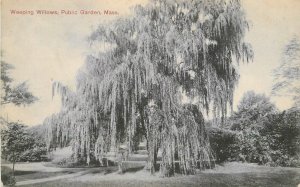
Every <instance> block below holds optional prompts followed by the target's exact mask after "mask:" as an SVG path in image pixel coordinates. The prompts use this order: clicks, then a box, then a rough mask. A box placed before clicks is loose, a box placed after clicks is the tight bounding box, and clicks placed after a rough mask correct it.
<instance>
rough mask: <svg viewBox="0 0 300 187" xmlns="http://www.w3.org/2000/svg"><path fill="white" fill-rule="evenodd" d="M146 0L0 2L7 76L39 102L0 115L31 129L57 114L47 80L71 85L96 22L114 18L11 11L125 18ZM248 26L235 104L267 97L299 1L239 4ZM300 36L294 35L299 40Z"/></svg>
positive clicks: (282, 104) (293, 30) (283, 101)
mask: <svg viewBox="0 0 300 187" xmlns="http://www.w3.org/2000/svg"><path fill="white" fill-rule="evenodd" d="M145 2H146V0H142V1H141V0H81V1H80V0H60V1H57V0H47V1H40V0H26V1H24V0H2V13H1V14H2V38H1V39H2V43H1V44H2V50H3V52H4V56H3V57H4V60H5V61H6V62H7V63H10V64H13V65H14V66H15V69H14V70H13V71H11V76H12V77H13V78H14V79H15V81H16V82H21V81H27V82H28V84H29V86H30V91H32V92H33V94H34V95H36V96H37V97H38V98H39V101H38V102H37V103H35V104H33V105H31V106H29V107H15V106H13V105H7V106H5V107H4V106H2V108H1V115H2V116H3V117H5V118H8V119H9V120H12V121H17V120H19V121H21V122H23V123H25V124H27V125H30V126H33V125H37V124H41V123H42V122H43V120H44V119H45V117H47V116H49V115H51V114H52V113H55V112H58V111H59V109H60V102H59V97H55V98H54V99H52V95H51V94H52V93H51V89H52V81H53V80H55V81H61V82H62V83H64V84H66V85H69V86H71V87H74V86H75V76H76V72H77V70H78V68H79V67H80V66H82V64H83V63H84V59H85V57H86V55H87V54H88V53H89V46H88V43H87V41H86V37H87V36H88V35H89V34H90V33H91V31H92V30H93V29H95V28H96V27H97V25H98V24H99V23H101V22H109V21H111V20H112V19H115V18H117V16H103V15H102V16H99V15H84V16H83V15H51V16H50V15H48V16H47V15H43V16H41V15H29V14H27V15H11V13H10V10H27V11H28V10H33V11H35V10H39V9H43V10H58V11H60V10H77V11H80V10H81V9H84V10H100V11H103V10H105V9H108V10H113V11H118V12H119V16H123V15H126V14H129V7H131V6H133V5H135V4H137V3H142V4H144V3H145ZM242 3H243V6H244V8H245V11H246V13H247V17H248V19H249V20H250V21H251V30H250V31H249V33H247V36H246V40H247V41H248V42H250V43H251V44H252V47H253V50H254V54H255V58H254V61H253V62H251V63H249V64H241V66H240V74H241V78H240V81H239V86H238V88H237V90H236V92H235V97H234V105H235V106H236V105H237V104H238V101H239V100H240V98H241V97H242V95H243V94H244V93H245V92H246V91H248V90H254V91H255V92H257V93H265V94H266V95H268V96H269V95H270V91H271V86H272V74H271V72H272V70H273V69H274V68H275V67H277V66H278V65H279V63H280V58H281V52H282V49H283V47H284V45H285V44H287V43H288V41H289V40H290V39H291V38H292V37H293V36H295V35H297V34H299V30H300V21H299V18H300V11H299V10H300V1H299V0H276V1H274V0H242ZM298 36H299V35H298ZM272 101H273V102H274V103H275V104H276V105H277V106H278V108H279V109H281V110H284V109H287V108H289V107H290V106H291V100H290V99H289V98H279V97H272Z"/></svg>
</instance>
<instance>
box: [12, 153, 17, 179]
mask: <svg viewBox="0 0 300 187" xmlns="http://www.w3.org/2000/svg"><path fill="white" fill-rule="evenodd" d="M15 163H16V158H15V152H13V167H12V175H13V177H15Z"/></svg>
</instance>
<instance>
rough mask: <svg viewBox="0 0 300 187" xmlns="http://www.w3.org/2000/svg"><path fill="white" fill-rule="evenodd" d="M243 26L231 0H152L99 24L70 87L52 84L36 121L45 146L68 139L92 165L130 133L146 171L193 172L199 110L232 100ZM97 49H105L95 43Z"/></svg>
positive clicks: (201, 141) (202, 140) (244, 48)
mask: <svg viewBox="0 0 300 187" xmlns="http://www.w3.org/2000/svg"><path fill="white" fill-rule="evenodd" d="M247 29H248V23H247V20H246V18H245V15H244V12H243V9H242V8H241V4H240V2H239V1H238V0H213V1H206V0H203V1H189V2H185V1H182V0H174V1H170V0H152V1H150V2H149V3H148V5H146V6H144V7H142V6H136V7H135V8H134V9H133V15H131V16H130V17H126V18H122V19H119V20H116V21H114V22H113V23H110V24H109V25H100V26H99V27H98V28H97V29H96V30H95V31H94V32H93V33H92V34H91V35H90V37H89V41H90V44H91V46H94V48H95V46H96V47H99V50H98V51H97V52H96V53H94V54H91V55H90V56H88V57H87V59H86V62H85V64H84V66H83V67H82V68H81V69H80V70H79V72H78V75H77V88H76V91H75V92H72V91H70V90H69V89H68V88H66V87H64V86H63V85H61V84H59V83H56V84H54V85H53V86H54V89H53V90H54V92H59V93H60V94H61V96H62V110H61V112H60V113H59V114H56V115H53V116H51V117H49V118H48V119H46V120H45V124H46V125H48V128H49V130H48V140H49V141H48V144H49V145H52V146H56V145H60V146H63V145H64V144H65V143H67V142H71V144H72V147H73V151H74V155H75V157H76V158H84V159H85V160H86V161H87V162H90V159H91V158H90V157H94V158H96V159H98V160H99V161H100V163H102V161H103V158H104V157H105V156H106V155H107V153H108V152H111V151H113V150H117V149H118V147H119V146H120V145H121V144H127V147H128V150H129V152H131V151H132V150H133V149H134V146H133V145H134V142H133V139H134V137H136V136H139V137H143V138H144V139H145V140H146V142H147V150H148V157H149V159H148V160H149V167H150V170H151V172H152V173H153V172H155V166H156V162H157V153H158V150H161V152H162V161H161V163H160V172H161V173H162V175H164V176H170V175H173V174H174V171H175V165H176V164H175V163H176V162H179V169H180V171H181V172H182V173H183V174H193V173H194V172H195V171H196V169H197V168H200V169H201V168H204V167H205V164H206V163H207V161H208V163H209V161H210V160H211V159H212V153H211V150H210V145H209V140H208V136H207V133H206V130H205V126H204V118H203V115H204V114H205V113H206V114H209V113H210V111H213V112H212V113H213V115H214V116H215V117H218V118H219V117H224V116H225V115H226V113H227V110H228V108H230V106H232V101H233V92H234V89H235V86H236V84H237V82H238V78H239V74H238V71H237V66H238V64H239V62H240V61H248V60H249V59H251V58H252V56H253V53H252V50H251V47H250V45H249V44H247V43H245V42H244V41H243V38H244V35H245V32H246V31H247ZM103 48H105V49H106V50H100V49H103Z"/></svg>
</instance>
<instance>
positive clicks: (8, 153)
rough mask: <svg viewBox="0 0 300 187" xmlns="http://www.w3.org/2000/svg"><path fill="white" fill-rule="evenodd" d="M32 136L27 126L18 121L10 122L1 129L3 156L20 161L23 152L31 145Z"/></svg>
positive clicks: (13, 161) (12, 160) (13, 162)
mask: <svg viewBox="0 0 300 187" xmlns="http://www.w3.org/2000/svg"><path fill="white" fill-rule="evenodd" d="M31 143H32V141H31V139H30V136H29V135H28V134H27V133H26V131H25V126H24V125H22V124H18V123H9V124H8V125H7V126H6V128H2V129H1V156H2V158H4V159H5V160H8V161H11V162H12V164H13V168H12V170H13V175H14V170H15V163H16V162H17V161H19V159H20V156H21V154H22V152H24V151H25V150H27V149H28V148H29V147H30V146H31Z"/></svg>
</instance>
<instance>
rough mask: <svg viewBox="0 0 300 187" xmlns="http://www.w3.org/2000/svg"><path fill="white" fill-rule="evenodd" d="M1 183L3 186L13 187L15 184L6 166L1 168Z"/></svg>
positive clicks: (10, 171)
mask: <svg viewBox="0 0 300 187" xmlns="http://www.w3.org/2000/svg"><path fill="white" fill-rule="evenodd" d="M1 181H2V183H3V185H8V186H13V185H15V184H16V180H15V178H14V176H13V174H12V170H11V169H10V168H9V167H7V166H1Z"/></svg>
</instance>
